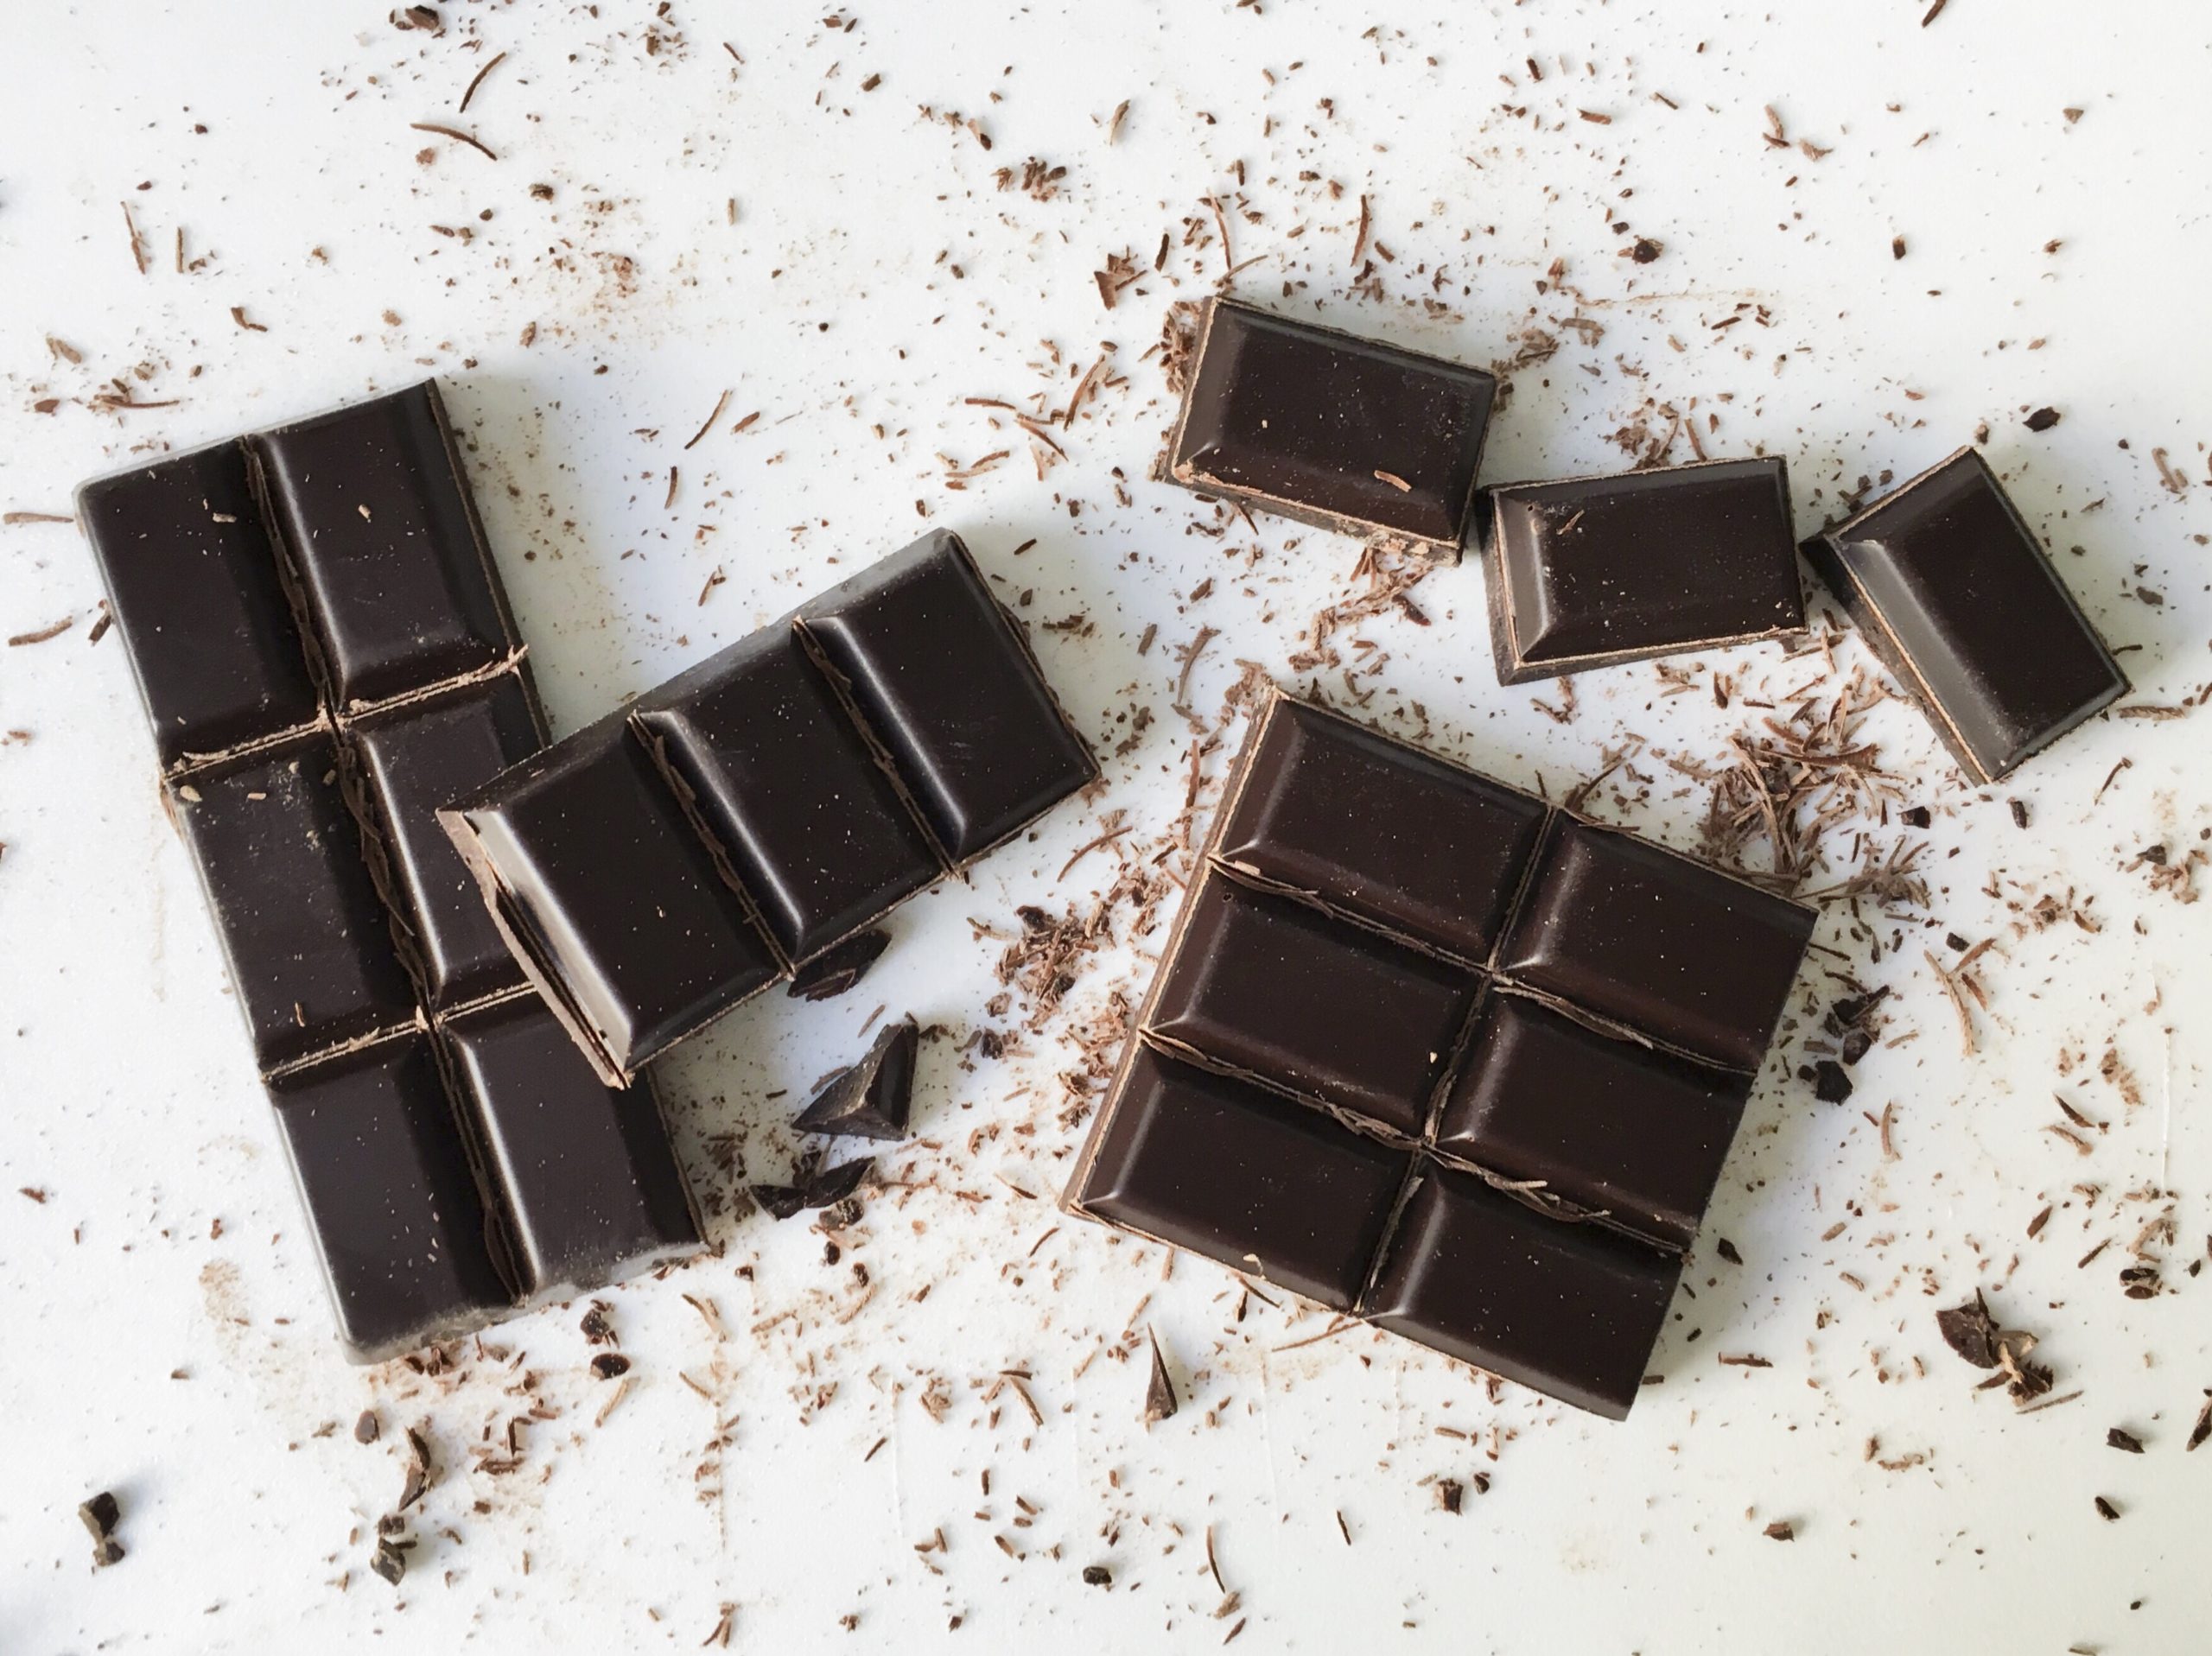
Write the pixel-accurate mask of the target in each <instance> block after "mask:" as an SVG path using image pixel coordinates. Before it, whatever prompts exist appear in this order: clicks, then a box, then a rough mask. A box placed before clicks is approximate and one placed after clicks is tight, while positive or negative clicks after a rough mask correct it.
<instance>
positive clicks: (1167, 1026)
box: [1148, 874, 1477, 1134]
mask: <svg viewBox="0 0 2212 1656" xmlns="http://www.w3.org/2000/svg"><path fill="white" fill-rule="evenodd" d="M1189 901H1190V917H1189V919H1188V920H1187V921H1186V922H1185V925H1184V928H1183V931H1182V942H1181V943H1180V945H1179V947H1178V949H1176V951H1175V954H1174V955H1173V959H1171V960H1170V961H1169V962H1168V963H1167V965H1166V968H1165V975H1164V977H1163V978H1162V980H1161V982H1160V990H1159V995H1158V998H1157V999H1156V1000H1155V1001H1154V1005H1153V1008H1152V1015H1151V1019H1150V1023H1149V1025H1148V1027H1149V1028H1150V1029H1151V1030H1152V1031H1153V1032H1154V1034H1155V1035H1157V1036H1160V1037H1166V1039H1169V1040H1172V1041H1174V1042H1177V1043H1179V1044H1183V1045H1185V1046H1188V1047H1190V1048H1191V1049H1192V1050H1194V1051H1196V1052H1198V1053H1199V1054H1202V1055H1203V1056H1205V1057H1206V1058H1208V1059H1211V1060H1212V1061H1213V1062H1215V1063H1220V1064H1224V1065H1227V1066H1229V1067H1230V1068H1232V1069H1238V1070H1241V1071H1243V1072H1244V1073H1246V1074H1249V1075H1256V1076H1258V1077H1259V1078H1260V1079H1262V1081H1267V1082H1273V1083H1274V1084H1275V1085H1277V1086H1279V1087H1284V1088H1289V1089H1290V1090H1292V1091H1294V1092H1298V1093H1302V1094H1306V1096H1308V1097H1311V1098H1316V1099H1319V1100H1321V1101H1323V1102H1325V1103H1328V1104H1332V1105H1335V1106H1338V1107H1340V1108H1343V1109H1347V1110H1351V1111H1353V1112H1355V1113H1357V1114H1360V1115H1363V1116H1365V1117H1367V1118H1369V1119H1370V1120H1376V1121H1380V1122H1382V1123H1383V1124H1384V1125H1385V1126H1390V1127H1394V1128H1395V1129H1397V1130H1398V1131H1399V1132H1401V1133H1408V1134H1417V1133H1420V1132H1421V1126H1422V1124H1423V1122H1424V1121H1425V1120H1426V1119H1427V1113H1428V1102H1429V1098H1430V1095H1431V1094H1432V1093H1433V1091H1434V1090H1435V1087H1436V1082H1437V1079H1438V1077H1439V1076H1440V1075H1441V1074H1442V1073H1443V1070H1444V1066H1445V1063H1446V1061H1447V1060H1448V1059H1449V1058H1450V1056H1451V1055H1452V1046H1453V1044H1454V1043H1455V1042H1456V1041H1457V1040H1458V1038H1459V1031H1460V1028H1461V1026H1462V1025H1464V1024H1465V1021H1466V1017H1467V1011H1468V1007H1469V1006H1470V1005H1471V1002H1472V1001H1473V999H1474V993H1475V987H1476V983H1477V977H1476V974H1474V973H1472V972H1471V971H1468V970H1466V969H1465V968H1459V967H1454V966H1452V965H1450V964H1448V963H1446V962H1445V961H1440V960H1438V959H1436V958H1435V957H1434V956H1433V955H1421V954H1419V953H1416V952H1415V951H1414V950H1413V949H1408V948H1406V947H1405V946H1404V945H1403V944H1402V943H1394V942H1389V940H1387V939H1385V938H1383V937H1382V936H1377V935H1376V934H1375V933H1373V932H1370V931H1363V930H1359V929H1357V927H1353V926H1350V925H1347V924H1345V923H1344V922H1342V921H1340V920H1334V919H1332V918H1331V917H1328V916H1327V915H1325V914H1323V913H1321V912H1319V910H1315V909H1313V908H1312V907H1309V906H1308V905H1307V904H1303V903H1299V902H1295V901H1294V900H1293V899H1291V898H1287V897H1276V896H1262V895H1261V894H1259V893H1257V892H1255V891H1251V890H1249V888H1247V887H1244V886H1242V885H1238V884H1236V881H1234V880H1233V879H1228V878H1226V877H1224V876H1223V875H1220V874H1211V875H1209V876H1208V877H1207V878H1206V879H1205V882H1204V883H1203V884H1202V885H1199V887H1198V890H1197V891H1195V892H1193V893H1192V897H1191V898H1190V899H1189Z"/></svg>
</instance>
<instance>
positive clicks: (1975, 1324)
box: [1936, 1289, 1997, 1368]
mask: <svg viewBox="0 0 2212 1656" xmlns="http://www.w3.org/2000/svg"><path fill="white" fill-rule="evenodd" d="M1936 1329H1938V1330H1939V1331H1940V1332H1941V1333H1942V1336H1943V1343H1944V1344H1945V1345H1948V1347H1950V1348H1951V1349H1952V1350H1954V1351H1955V1352H1957V1353H1958V1354H1959V1355H1960V1356H1961V1357H1963V1358H1965V1359H1966V1360H1967V1361H1968V1362H1970V1363H1972V1364H1973V1365H1974V1367H1976V1368H1994V1367H1997V1320H1996V1318H1994V1317H1992V1316H1990V1314H1989V1306H1988V1304H1987V1303H1986V1301H1984V1300H1983V1298H1982V1297H1981V1291H1980V1289H1976V1290H1975V1291H1974V1300H1973V1303H1972V1304H1966V1305H1954V1306H1953V1307H1952V1308H1951V1309H1950V1310H1947V1311H1938V1312H1936Z"/></svg>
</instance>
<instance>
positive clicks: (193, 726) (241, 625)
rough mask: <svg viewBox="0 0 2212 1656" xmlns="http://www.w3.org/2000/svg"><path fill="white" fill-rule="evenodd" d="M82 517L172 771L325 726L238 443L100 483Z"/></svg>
mask: <svg viewBox="0 0 2212 1656" xmlns="http://www.w3.org/2000/svg"><path fill="white" fill-rule="evenodd" d="M77 517H78V521H79V523H82V524H83V525H84V530H85V536H86V539H87V540H89V541H90V542H92V555H93V556H94V557H96V558H97V559H98V560H99V566H100V574H101V575H102V576H103V577H104V579H105V581H106V583H107V593H108V608H109V611H110V612H111V613H112V614H113V615H114V617H115V623H116V625H117V627H118V628H119V629H120V630H121V632H122V637H123V644H124V650H125V652H126V653H127V654H128V655H129V656H130V666H131V670H132V672H133V674H134V675H135V676H137V681H138V693H139V695H140V696H141V697H142V698H143V700H144V701H145V703H146V716H147V717H148V719H149V720H151V721H152V723H153V726H154V743H155V746H156V749H157V750H158V752H160V755H161V759H162V764H163V765H177V764H179V763H181V762H183V761H185V760H187V759H188V758H192V757H193V756H194V755H197V756H200V757H203V758H204V757H207V756H210V755H213V754H218V753H221V752H226V751H227V750H229V749H232V748H234V747H238V746H241V745H243V744H245V743H248V742H253V741H258V740H262V739H267V738H269V737H271V736H275V735H277V734H278V733H281V732H283V731H287V730H292V729H296V728H297V727H299V726H303V725H307V724H310V723H313V722H315V720H317V719H318V718H320V716H321V707H320V704H319V703H318V702H317V701H316V699H315V682H314V681H313V679H312V678H310V677H309V676H308V664H307V657H305V655H304V654H302V650H301V648H300V638H299V634H298V631H297V630H296V627H295V626H294V625H293V619H292V612H291V608H290V606H289V604H288V603H287V601H286V600H285V597H284V589H283V584H282V582H281V581H279V580H278V578H277V561H276V558H275V556H274V555H273V553H272V551H271V549H270V541H269V536H268V534H267V531H266V530H264V529H263V527H262V524H261V518H260V515H259V513H258V512H257V511H256V510H255V506H254V499H253V491H252V488H251V485H250V483H249V481H248V479H247V473H246V460H245V454H244V452H243V451H241V450H240V449H239V447H238V445H237V444H236V443H222V444H218V445H217V446H215V447H212V448H201V449H197V450H194V452H193V453H191V454H178V455H175V456H174V457H172V458H170V459H167V460H157V461H156V462H155V463H154V464H153V465H151V466H140V467H138V468H137V470H135V471H130V472H124V473H119V474H118V475H116V476H113V477H105V478H99V479H94V480H93V481H92V482H90V483H87V484H86V485H83V486H82V487H81V488H79V490H78V491H77Z"/></svg>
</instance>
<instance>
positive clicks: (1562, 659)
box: [1489, 460, 1805, 684]
mask: <svg viewBox="0 0 2212 1656" xmlns="http://www.w3.org/2000/svg"><path fill="white" fill-rule="evenodd" d="M1489 538H1490V582H1489V584H1490V613H1491V644H1492V648H1493V650H1494V652H1495V654H1496V656H1497V678H1498V682H1499V683H1501V684H1519V683H1522V682H1526V681H1528V680H1530V679H1540V678H1556V677H1559V676H1561V675H1563V674H1567V673H1580V672H1583V671H1586V670H1587V669H1591V668H1593V667H1611V666H1614V665H1617V664H1618V663H1622V662H1631V661H1643V660H1646V659H1648V658H1649V657H1655V656H1672V655H1679V654H1681V653H1682V652H1683V651H1685V650H1714V649H1719V648H1722V647H1723V646H1726V645H1730V644H1750V643H1753V642H1756V641H1758V640H1759V639H1763V638H1788V637H1789V636H1791V635H1793V634H1796V633H1798V632H1802V631H1803V630H1804V626H1805V601H1804V593H1803V589H1802V587H1800V585H1799V584H1798V578H1797V557H1796V546H1795V541H1796V536H1794V535H1793V534H1792V533H1791V532H1790V526H1789V473H1788V470H1787V468H1786V467H1785V466H1784V465H1783V462H1782V461H1781V460H1705V461H1701V462H1700V463H1698V464H1695V465H1692V466H1664V467H1659V468H1655V469H1651V470H1647V471H1639V472H1624V473H1619V474H1618V475H1617V476H1611V477H1593V478H1575V479H1568V480H1567V481H1565V482H1559V483H1515V484H1510V485H1504V486H1503V487H1500V488H1495V489H1492V490H1491V491H1490V524H1489Z"/></svg>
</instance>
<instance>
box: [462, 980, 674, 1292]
mask: <svg viewBox="0 0 2212 1656" xmlns="http://www.w3.org/2000/svg"><path fill="white" fill-rule="evenodd" d="M444 1033H445V1037H446V1043H447V1051H448V1055H449V1059H450V1069H451V1073H452V1075H453V1079H454V1092H455V1094H456V1096H457V1097H459V1098H461V1100H463V1101H464V1107H465V1108H466V1109H467V1110H468V1111H469V1112H470V1113H471V1120H473V1122H474V1125H475V1127H476V1130H477V1132H478V1133H479V1135H480V1142H481V1144H482V1145H483V1150H484V1160H485V1164H486V1171H488V1172H489V1173H490V1175H491V1177H492V1181H493V1186H494V1188H495V1189H496V1190H499V1192H500V1202H501V1208H502V1210H503V1211H502V1215H501V1216H502V1218H503V1220H504V1221H505V1228H506V1234H507V1237H508V1240H509V1245H510V1248H511V1252H512V1261H513V1266H514V1269H515V1273H516V1275H517V1276H518V1278H519V1279H520V1280H519V1283H518V1286H519V1287H520V1289H521V1291H522V1292H523V1294H524V1297H525V1298H536V1299H561V1298H569V1296H571V1295H573V1294H575V1293H578V1292H582V1291H586V1290H588V1289H592V1288H595V1287H599V1286H601V1285H604V1284H607V1283H610V1282H616V1281H620V1279H621V1278H625V1277H628V1276H634V1275H636V1274H637V1273H639V1272H642V1271H647V1270H651V1269H652V1267H653V1266H657V1265H659V1264H661V1263H663V1262H664V1261H666V1260H668V1259H677V1258H680V1257H681V1256H683V1255H684V1254H687V1253H693V1252H696V1250H697V1249H698V1247H700V1240H699V1228H698V1224H697V1222H696V1221H695V1220H694V1219H693V1217H692V1213H691V1204H690V1196H689V1195H688V1194H687V1192H686V1190H685V1188H684V1183H683V1170H682V1168H680V1167H679V1166H678V1165H677V1160H676V1153H675V1152H674V1150H673V1149H672V1148H671V1145H670V1144H669V1138H668V1130H667V1128H666V1127H665V1126H664V1125H663V1124H662V1121H661V1114H660V1103H659V1100H658V1096H657V1095H656V1094H655V1093H654V1091H653V1088H652V1083H651V1082H649V1081H648V1082H641V1083H640V1084H639V1085H637V1086H633V1087H630V1088H619V1089H618V1088H611V1087H608V1086H607V1084H606V1083H605V1082H601V1080H600V1078H599V1076H598V1075H595V1074H594V1073H593V1070H592V1067H591V1064H590V1063H589V1062H588V1060H587V1059H586V1058H585V1057H584V1055H583V1054H582V1052H580V1051H578V1050H576V1044H575V1042H574V1041H573V1040H571V1039H570V1038H569V1032H568V1031H566V1030H565V1029H563V1028H562V1026H561V1025H560V1022H559V1021H558V1020H557V1019H556V1018H554V1016H553V1015H552V1014H551V1013H550V1012H548V1011H546V1009H545V1006H544V1005H543V1002H541V1001H540V1000H539V999H537V996H535V995H531V994H524V995H518V996H514V997H512V998H511V999H505V1000H499V1001H494V1002H493V1003H491V1004H490V1005H488V1006H476V1007H473V1008H471V1009H469V1010H468V1011H467V1012H462V1013H461V1014H460V1015H458V1016H457V1017H454V1018H450V1019H448V1020H447V1022H446V1024H445V1025H444Z"/></svg>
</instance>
